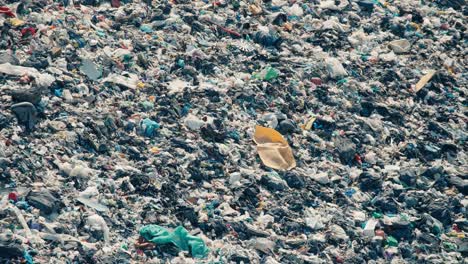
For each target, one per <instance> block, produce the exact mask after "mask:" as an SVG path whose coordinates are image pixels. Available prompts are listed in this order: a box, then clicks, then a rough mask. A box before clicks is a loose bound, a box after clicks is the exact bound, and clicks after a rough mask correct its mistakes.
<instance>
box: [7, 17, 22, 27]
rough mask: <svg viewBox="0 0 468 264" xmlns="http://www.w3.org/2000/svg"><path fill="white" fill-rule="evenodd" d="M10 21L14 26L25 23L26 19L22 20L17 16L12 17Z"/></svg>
mask: <svg viewBox="0 0 468 264" xmlns="http://www.w3.org/2000/svg"><path fill="white" fill-rule="evenodd" d="M10 23H11V25H12V26H14V27H19V26H22V25H24V21H23V20H21V19H18V18H16V17H15V18H10Z"/></svg>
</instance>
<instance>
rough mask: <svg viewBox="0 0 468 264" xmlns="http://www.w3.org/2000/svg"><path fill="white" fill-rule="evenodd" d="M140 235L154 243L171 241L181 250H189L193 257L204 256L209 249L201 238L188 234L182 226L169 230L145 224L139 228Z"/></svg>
mask: <svg viewBox="0 0 468 264" xmlns="http://www.w3.org/2000/svg"><path fill="white" fill-rule="evenodd" d="M140 236H142V237H143V238H144V239H146V240H148V241H150V242H153V243H155V244H168V243H173V244H174V245H176V246H177V247H179V248H180V249H181V250H186V251H189V252H190V254H191V255H192V256H193V257H195V258H204V257H206V256H207V255H208V251H209V249H208V248H207V247H206V245H205V242H204V241H203V240H202V239H201V238H199V237H196V236H191V235H189V233H188V231H187V230H186V229H185V228H183V227H182V226H178V227H177V228H176V229H174V231H173V232H169V230H167V229H166V228H164V227H162V226H158V225H147V226H144V227H142V228H141V229H140Z"/></svg>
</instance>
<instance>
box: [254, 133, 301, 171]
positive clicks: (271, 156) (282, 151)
mask: <svg viewBox="0 0 468 264" xmlns="http://www.w3.org/2000/svg"><path fill="white" fill-rule="evenodd" d="M254 142H255V143H256V144H257V151H258V154H259V156H260V159H261V160H262V162H263V164H265V166H267V167H270V168H273V169H278V170H290V169H292V168H294V167H296V160H295V159H294V156H293V154H292V149H291V147H289V144H288V142H287V141H286V140H285V139H284V138H283V136H282V135H281V134H280V133H279V132H278V131H276V130H274V129H272V128H267V127H262V126H256V127H255V134H254Z"/></svg>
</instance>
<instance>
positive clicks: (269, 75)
mask: <svg viewBox="0 0 468 264" xmlns="http://www.w3.org/2000/svg"><path fill="white" fill-rule="evenodd" d="M278 76H279V71H278V70H277V69H275V68H273V67H271V66H268V67H266V68H265V69H263V70H262V71H261V72H259V73H254V74H253V78H256V79H260V80H264V81H270V80H273V79H276V78H278Z"/></svg>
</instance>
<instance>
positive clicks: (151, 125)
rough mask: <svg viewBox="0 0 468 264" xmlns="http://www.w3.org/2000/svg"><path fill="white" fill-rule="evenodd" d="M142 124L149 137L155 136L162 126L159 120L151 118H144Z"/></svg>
mask: <svg viewBox="0 0 468 264" xmlns="http://www.w3.org/2000/svg"><path fill="white" fill-rule="evenodd" d="M140 126H141V128H142V129H143V133H144V134H145V136H147V137H153V136H154V135H155V134H156V130H157V129H159V127H160V125H159V124H158V123H157V122H155V121H153V120H151V119H149V118H145V119H143V120H142V121H141V123H140Z"/></svg>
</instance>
